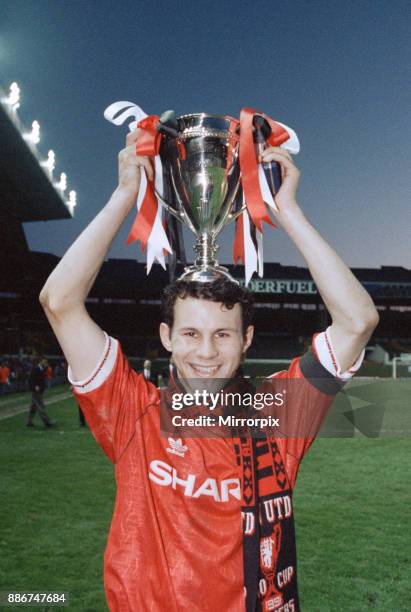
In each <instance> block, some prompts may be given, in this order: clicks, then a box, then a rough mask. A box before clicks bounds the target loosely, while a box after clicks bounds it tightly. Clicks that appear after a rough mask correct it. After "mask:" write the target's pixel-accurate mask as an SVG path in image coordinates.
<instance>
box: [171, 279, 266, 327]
mask: <svg viewBox="0 0 411 612" xmlns="http://www.w3.org/2000/svg"><path fill="white" fill-rule="evenodd" d="M186 297H193V298H196V299H198V300H209V301H210V302H220V303H222V304H224V306H225V307H226V308H228V309H230V310H231V309H232V308H234V306H235V304H240V306H241V317H242V328H243V335H244V336H245V333H246V331H247V327H248V326H249V325H251V324H252V322H253V304H254V297H253V294H252V293H251V291H249V290H248V289H246V288H245V287H240V285H237V284H236V283H233V282H232V281H230V280H229V279H228V278H225V277H221V278H219V279H217V280H215V281H213V282H212V283H201V282H198V281H185V280H184V279H183V280H176V281H174V282H173V283H171V284H170V285H168V286H167V287H166V288H165V289H164V291H163V294H162V299H161V315H162V321H163V322H164V323H167V325H168V326H169V327H170V329H172V327H173V325H174V304H175V303H176V300H177V298H181V299H185V298H186Z"/></svg>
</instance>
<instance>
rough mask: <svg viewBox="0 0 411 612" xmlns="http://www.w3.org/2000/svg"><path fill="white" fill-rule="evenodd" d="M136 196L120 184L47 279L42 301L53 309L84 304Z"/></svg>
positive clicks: (41, 297) (42, 292) (41, 296)
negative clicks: (132, 195)
mask: <svg viewBox="0 0 411 612" xmlns="http://www.w3.org/2000/svg"><path fill="white" fill-rule="evenodd" d="M134 203H135V199H134V198H133V197H131V196H130V192H129V191H127V190H122V189H121V188H117V189H116V190H115V191H114V193H113V194H112V196H111V198H110V200H109V201H108V203H107V204H106V206H105V207H104V208H103V209H102V210H101V211H100V212H99V214H98V215H97V216H96V217H95V218H94V219H93V221H91V223H90V224H89V225H88V226H87V227H86V229H85V230H84V231H83V232H82V233H81V234H80V236H79V237H78V238H77V239H76V241H75V242H74V243H73V244H72V245H71V247H70V248H69V249H68V251H67V252H66V253H65V255H64V257H63V258H62V259H61V260H60V262H59V264H58V265H57V266H56V268H55V269H54V270H53V272H52V273H51V274H50V276H49V278H48V279H47V281H46V283H45V285H44V287H43V289H42V291H41V294H40V301H41V303H42V304H43V306H45V307H47V308H49V309H50V310H58V309H66V308H70V307H72V306H73V305H78V304H83V303H84V301H85V299H86V297H87V295H88V293H89V291H90V289H91V287H92V285H93V283H94V281H95V278H96V276H97V274H98V272H99V270H100V268H101V266H102V264H103V262H104V259H105V257H106V255H107V253H108V251H109V249H110V246H111V244H112V242H113V240H114V238H115V237H116V235H117V234H118V232H119V230H120V228H121V226H122V224H123V222H124V220H125V219H126V217H127V215H128V214H129V212H130V210H131V209H132V208H133V206H134Z"/></svg>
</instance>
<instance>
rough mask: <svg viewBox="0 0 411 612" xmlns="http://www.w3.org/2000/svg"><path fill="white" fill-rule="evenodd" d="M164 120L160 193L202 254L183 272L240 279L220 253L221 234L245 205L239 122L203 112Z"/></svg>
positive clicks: (188, 276)
mask: <svg viewBox="0 0 411 612" xmlns="http://www.w3.org/2000/svg"><path fill="white" fill-rule="evenodd" d="M162 126H163V129H161V127H162ZM162 126H160V131H161V132H162V134H163V136H164V138H162V142H161V146H160V158H161V162H162V167H163V193H162V194H160V193H156V195H157V196H158V198H159V199H160V201H161V202H162V203H163V205H164V206H166V208H167V209H168V210H169V212H170V213H171V214H173V215H174V216H175V217H177V218H178V219H179V220H180V221H181V222H183V223H184V224H186V225H187V226H188V227H189V228H190V229H191V231H193V232H194V234H195V235H196V237H197V243H196V245H195V247H194V250H195V251H196V253H197V255H198V257H197V259H196V260H195V263H194V266H192V267H189V268H186V269H185V272H184V274H183V275H182V276H181V277H180V278H184V279H185V280H197V281H202V282H210V281H212V280H215V278H218V277H221V275H224V276H227V277H228V278H229V279H230V280H234V279H233V278H232V277H231V276H230V274H229V273H228V270H227V269H226V268H224V267H222V266H219V265H218V262H217V260H216V259H215V254H216V252H217V249H218V246H217V245H216V243H215V238H216V236H217V235H218V234H219V232H220V231H221V230H222V228H223V227H224V226H225V225H226V224H227V223H229V222H230V221H232V220H233V219H235V218H236V216H237V215H238V214H239V212H240V211H241V209H242V208H241V207H242V201H241V202H240V199H239V198H238V197H236V196H238V195H239V191H241V189H240V190H239V187H240V165H239V134H238V132H237V131H236V127H237V122H236V121H235V120H234V119H232V118H231V117H229V116H220V115H208V114H205V113H197V114H190V115H183V116H181V117H178V118H174V119H173V121H172V123H171V125H170V122H169V124H168V125H167V122H165V123H163V124H162Z"/></svg>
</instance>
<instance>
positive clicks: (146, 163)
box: [136, 155, 154, 182]
mask: <svg viewBox="0 0 411 612" xmlns="http://www.w3.org/2000/svg"><path fill="white" fill-rule="evenodd" d="M136 161H137V164H138V165H139V166H141V167H142V168H144V170H145V171H146V175H147V178H148V180H149V181H150V182H151V181H152V180H153V179H154V170H153V165H152V163H151V160H150V158H149V157H141V156H140V155H137V156H136Z"/></svg>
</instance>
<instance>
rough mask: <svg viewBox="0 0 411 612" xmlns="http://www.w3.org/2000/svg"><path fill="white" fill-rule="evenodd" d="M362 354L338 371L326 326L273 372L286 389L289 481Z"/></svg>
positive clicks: (285, 443) (284, 444)
mask: <svg viewBox="0 0 411 612" xmlns="http://www.w3.org/2000/svg"><path fill="white" fill-rule="evenodd" d="M363 358H364V350H363V351H362V352H361V354H360V355H359V357H358V359H357V360H356V362H355V363H354V364H353V365H352V366H351V368H349V369H348V370H347V371H346V372H341V368H340V367H339V364H338V362H337V360H336V358H335V353H334V349H333V347H332V344H331V341H330V338H329V334H328V329H327V330H326V331H325V332H322V333H319V334H315V335H314V336H313V339H312V344H311V347H310V348H309V350H308V351H307V352H306V353H304V355H302V356H301V357H297V358H296V359H293V361H292V362H291V364H290V366H289V368H288V370H285V371H283V372H279V373H278V374H274V375H273V376H272V379H273V383H274V382H275V383H276V384H278V382H279V381H278V378H280V379H281V383H283V386H284V387H285V389H286V401H285V408H284V418H283V424H282V427H281V430H282V434H283V438H282V439H281V440H280V446H281V448H282V451H283V452H282V454H283V457H284V458H285V459H286V465H287V473H288V476H289V479H290V481H291V483H292V485H293V484H294V482H295V479H296V476H297V471H298V467H299V464H300V462H301V460H302V458H303V457H304V455H305V453H306V452H307V451H308V449H309V448H310V446H311V445H312V443H313V442H314V440H315V438H316V436H317V434H318V432H319V430H320V428H321V425H322V424H323V422H324V421H325V418H326V416H327V414H328V412H329V409H330V407H331V405H332V403H333V401H334V398H335V396H336V395H337V393H338V392H339V391H341V390H342V389H343V388H344V385H345V384H346V383H347V381H348V380H349V379H350V378H351V377H352V376H353V374H354V373H355V372H356V371H357V370H358V369H359V368H360V366H361V363H362V360H363Z"/></svg>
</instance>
